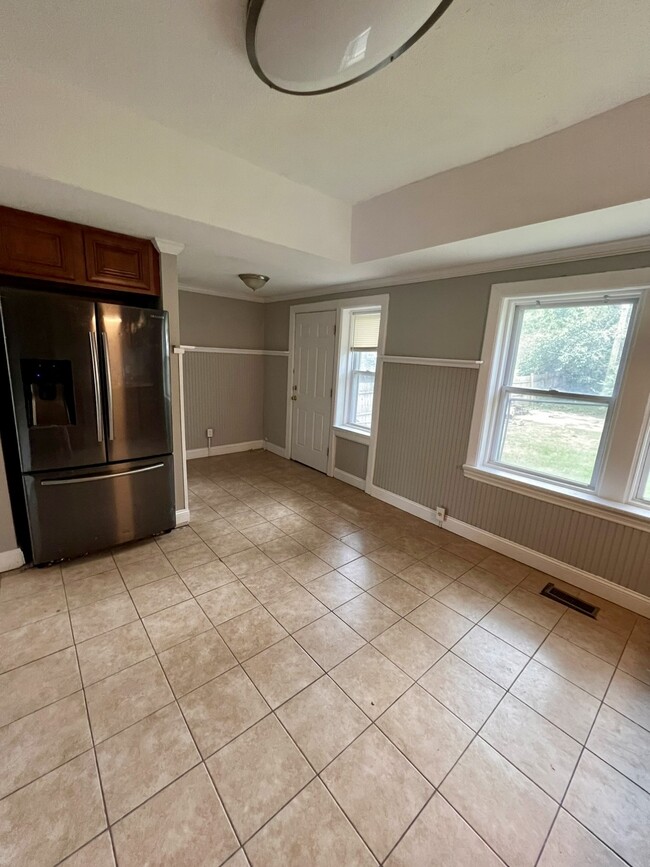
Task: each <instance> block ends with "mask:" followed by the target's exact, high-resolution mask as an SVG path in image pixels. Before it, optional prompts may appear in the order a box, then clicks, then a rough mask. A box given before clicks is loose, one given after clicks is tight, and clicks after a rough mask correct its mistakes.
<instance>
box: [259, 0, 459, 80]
mask: <svg viewBox="0 0 650 867" xmlns="http://www.w3.org/2000/svg"><path fill="white" fill-rule="evenodd" d="M452 2H453V0H442V2H436V0H249V3H248V12H247V17H246V51H247V52H248V59H249V60H250V63H251V66H252V67H253V69H254V70H255V72H256V73H257V75H258V76H259V77H260V78H261V79H262V81H264V82H266V84H268V85H269V86H270V87H272V88H274V89H275V90H280V91H282V92H283V93H293V94H298V95H302V96H308V95H313V94H317V93H329V92H331V91H333V90H340V89H341V88H342V87H348V85H350V84H354V83H355V81H361V79H362V78H367V77H368V76H369V75H372V74H373V72H377V71H378V70H379V69H381V68H382V67H384V66H387V65H388V64H389V63H391V62H392V61H393V60H395V58H396V57H399V56H400V54H403V53H404V52H405V51H406V50H407V49H408V48H410V47H411V45H413V44H415V43H416V42H417V41H418V39H419V38H420V37H421V36H423V35H424V34H425V33H426V32H427V30H429V28H430V27H433V25H434V24H435V23H436V21H437V20H438V19H439V18H440V16H441V15H442V14H443V12H445V10H446V9H448V8H449V6H451V4H452Z"/></svg>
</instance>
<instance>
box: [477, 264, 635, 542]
mask: <svg viewBox="0 0 650 867" xmlns="http://www.w3.org/2000/svg"><path fill="white" fill-rule="evenodd" d="M604 296H607V297H608V299H609V300H611V301H612V302H614V301H619V300H635V304H636V306H635V310H634V311H633V314H632V316H633V321H632V323H631V326H630V330H629V332H628V336H627V340H626V345H625V347H624V350H623V354H622V357H621V364H620V367H619V372H618V376H617V382H616V385H615V388H614V390H613V393H612V398H611V404H610V407H609V410H608V413H607V417H606V421H605V428H604V429H603V435H602V439H601V445H600V449H599V455H598V458H597V464H596V466H595V468H594V473H593V475H592V479H591V485H590V486H584V485H580V484H575V483H571V482H567V481H566V480H562V479H557V478H554V477H550V476H544V475H543V474H536V473H534V472H528V471H526V470H523V469H521V468H515V467H511V466H508V465H505V464H501V463H497V462H495V461H494V460H493V459H492V458H493V455H494V454H495V452H494V451H493V444H494V443H495V430H496V427H497V425H498V423H499V419H501V420H502V421H503V423H502V430H503V429H505V415H504V413H503V410H502V405H501V403H500V402H502V401H503V400H504V398H503V388H504V387H505V385H506V383H507V380H506V375H507V373H508V371H509V370H511V369H512V364H513V358H514V353H515V352H516V347H517V346H518V340H516V339H513V334H514V332H513V328H514V325H515V315H516V313H517V308H522V307H524V306H527V305H531V304H534V303H535V302H536V301H542V302H543V304H544V306H547V305H550V304H552V303H557V304H566V303H572V302H573V303H578V304H581V303H585V302H589V301H592V300H599V299H600V300H603V297H604ZM648 369H650V268H641V269H635V270H633V271H614V272H606V273H600V274H589V275H587V274H583V275H576V276H572V277H560V278H551V279H548V280H534V281H526V282H513V283H502V284H495V285H493V286H492V291H491V297H490V303H489V308H488V317H487V324H486V329H485V337H484V343H483V356H482V365H481V369H480V372H479V381H478V384H477V391H476V399H475V404H474V413H473V417H472V426H471V432H470V440H469V447H468V454H467V462H466V464H465V465H464V467H463V469H464V472H465V475H466V476H467V477H469V478H473V479H475V480H478V481H482V482H487V483H488V484H493V485H497V486H498V487H503V488H507V489H509V490H513V491H516V492H518V493H524V494H527V495H529V496H533V497H535V498H537V499H541V500H545V501H547V502H554V503H556V504H559V505H564V506H567V505H568V506H570V507H571V508H575V509H578V510H579V511H586V512H588V513H589V514H597V515H598V516H600V517H608V518H610V519H611V518H613V519H614V520H619V521H620V522H621V523H628V524H629V523H631V524H632V525H634V526H640V527H641V528H642V529H646V530H650V503H648V502H647V501H645V500H642V499H640V498H639V497H638V494H639V492H640V490H641V489H640V484H641V478H642V475H641V474H642V471H643V468H644V467H645V464H642V463H641V462H642V461H643V460H650V458H646V454H647V452H644V451H643V448H644V447H645V445H644V444H645V439H644V436H642V435H641V432H643V434H644V435H646V436H648V435H647V434H646V431H647V429H648V420H647V419H645V417H644V413H645V411H646V406H647V405H648V402H649V395H648V382H647V380H648V377H647V373H646V371H647V370H648ZM540 391H541V393H542V395H544V394H545V392H544V391H543V390H540ZM567 394H569V395H571V393H567ZM571 396H572V395H571ZM594 398H597V399H596V400H594ZM589 399H590V401H591V402H595V403H599V402H601V401H602V396H595V395H594V396H589ZM607 400H609V398H607ZM499 413H501V415H499ZM631 432H632V433H631ZM641 440H642V441H643V444H640V441H641Z"/></svg>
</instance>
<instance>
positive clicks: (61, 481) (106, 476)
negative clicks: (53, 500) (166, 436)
mask: <svg viewBox="0 0 650 867" xmlns="http://www.w3.org/2000/svg"><path fill="white" fill-rule="evenodd" d="M164 466H165V465H164V464H152V465H151V466H149V467H137V469H135V470H125V471H124V472H123V473H101V474H100V475H96V476H77V477H76V478H73V479H45V480H44V481H42V482H41V485H42V486H43V487H44V488H45V487H55V486H57V485H81V484H82V483H83V482H97V481H100V480H102V479H117V478H119V477H120V476H134V475H135V474H136V473H148V472H149V471H150V470H159V469H160V468H161V467H164Z"/></svg>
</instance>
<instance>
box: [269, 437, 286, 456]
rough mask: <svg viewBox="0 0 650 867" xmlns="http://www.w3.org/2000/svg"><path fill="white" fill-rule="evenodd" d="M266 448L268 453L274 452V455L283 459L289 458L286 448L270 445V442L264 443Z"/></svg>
mask: <svg viewBox="0 0 650 867" xmlns="http://www.w3.org/2000/svg"><path fill="white" fill-rule="evenodd" d="M264 448H265V449H266V451H267V452H272V453H273V454H274V455H278V456H279V457H281V458H287V457H289V455H288V454H287V450H286V448H284V446H276V444H275V443H270V442H269V441H268V440H266V441H265V442H264Z"/></svg>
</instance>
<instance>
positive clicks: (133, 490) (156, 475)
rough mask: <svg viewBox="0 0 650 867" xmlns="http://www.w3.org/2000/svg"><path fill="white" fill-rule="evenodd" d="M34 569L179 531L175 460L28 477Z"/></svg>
mask: <svg viewBox="0 0 650 867" xmlns="http://www.w3.org/2000/svg"><path fill="white" fill-rule="evenodd" d="M23 483H24V487H25V497H26V500H27V509H28V512H29V525H30V534H31V542H32V556H33V560H34V563H36V564H42V563H49V562H52V561H53V560H61V559H64V558H68V557H78V556H81V555H82V554H88V553H90V552H92V551H101V550H102V549H104V548H110V547H112V546H113V545H120V544H122V543H123V542H131V541H133V540H134V539H143V538H145V537H146V536H151V535H153V534H155V533H161V532H163V531H164V530H170V529H171V528H172V527H173V526H174V525H175V508H174V494H173V464H172V457H171V455H166V456H165V457H162V458H153V459H150V460H142V461H129V462H128V463H122V464H112V465H111V466H103V467H97V468H92V467H90V468H88V467H86V468H85V469H84V470H65V471H63V472H51V473H38V474H35V475H25V476H23Z"/></svg>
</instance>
